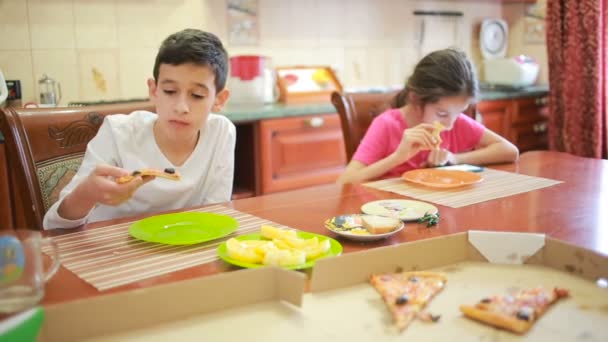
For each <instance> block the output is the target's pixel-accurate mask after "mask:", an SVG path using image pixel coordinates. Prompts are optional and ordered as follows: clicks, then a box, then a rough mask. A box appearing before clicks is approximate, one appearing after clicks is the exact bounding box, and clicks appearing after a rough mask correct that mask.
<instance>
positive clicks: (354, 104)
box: [331, 91, 476, 161]
mask: <svg viewBox="0 0 608 342" xmlns="http://www.w3.org/2000/svg"><path fill="white" fill-rule="evenodd" d="M397 93H398V91H393V92H387V93H340V92H337V91H335V92H333V93H332V94H331V102H332V103H333V105H334V107H336V110H337V111H338V114H339V115H340V123H341V125H342V134H343V135H344V147H345V148H346V158H347V160H349V161H350V160H351V158H352V156H353V154H354V153H355V151H356V150H357V147H358V146H359V143H360V142H361V140H362V139H363V137H364V136H365V132H367V129H368V128H369V125H371V123H372V121H373V120H374V118H375V117H376V116H378V115H379V114H382V113H383V112H384V111H386V110H387V109H389V108H391V107H392V105H393V100H394V98H395V96H396V95H397ZM475 112H476V106H475V105H474V104H471V105H470V106H469V108H467V110H466V111H465V114H467V115H468V116H470V117H472V118H473V119H474V118H475Z"/></svg>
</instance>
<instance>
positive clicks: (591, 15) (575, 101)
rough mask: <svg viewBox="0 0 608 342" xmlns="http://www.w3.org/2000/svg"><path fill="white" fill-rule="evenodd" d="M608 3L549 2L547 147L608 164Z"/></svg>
mask: <svg viewBox="0 0 608 342" xmlns="http://www.w3.org/2000/svg"><path fill="white" fill-rule="evenodd" d="M607 18H608V0H549V1H547V24H546V26H547V52H548V54H547V55H548V57H549V88H550V90H549V109H550V118H549V146H550V148H551V149H552V150H557V151H565V152H569V153H572V154H575V155H579V156H583V157H593V158H607V153H608V151H607V150H608V113H607V110H608V107H607V106H606V98H607V94H608V93H607V90H608V87H607V86H606V82H607V73H608V69H607V49H608V46H607V43H608V39H607V36H608V34H607V33H608V19H607Z"/></svg>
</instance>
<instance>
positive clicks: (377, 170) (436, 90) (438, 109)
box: [338, 49, 519, 184]
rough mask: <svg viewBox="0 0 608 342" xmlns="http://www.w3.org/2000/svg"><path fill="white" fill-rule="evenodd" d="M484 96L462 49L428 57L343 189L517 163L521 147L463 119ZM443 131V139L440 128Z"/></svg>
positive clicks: (367, 140) (380, 120) (375, 125)
mask: <svg viewBox="0 0 608 342" xmlns="http://www.w3.org/2000/svg"><path fill="white" fill-rule="evenodd" d="M478 91H479V87H478V84H477V78H476V75H475V71H474V69H473V65H472V63H471V61H470V60H469V59H468V58H467V56H466V55H465V54H464V53H463V52H461V51H459V50H456V49H445V50H439V51H435V52H432V53H430V54H429V55H427V56H425V57H424V58H423V59H422V60H420V62H418V64H417V65H416V67H415V69H414V73H413V74H412V76H410V78H409V79H408V80H407V83H406V85H405V87H404V88H403V90H402V91H401V92H400V93H399V94H397V96H396V97H395V103H394V106H393V107H394V108H393V109H389V110H387V111H386V112H384V113H382V114H380V115H379V116H378V117H376V118H375V119H374V121H373V122H372V124H371V125H370V127H369V129H368V130H367V133H366V134H365V137H364V138H363V140H362V141H361V143H360V144H359V147H358V148H357V151H356V152H355V154H354V155H353V158H352V160H351V161H350V163H349V164H348V166H347V167H346V170H345V171H344V173H343V174H342V175H341V176H340V177H339V179H338V182H339V183H342V184H343V183H360V182H364V181H368V180H372V179H375V178H384V177H398V176H400V175H401V174H402V173H403V172H405V171H409V170H412V169H417V168H423V167H429V166H430V167H434V166H441V165H446V164H491V163H501V162H514V161H515V160H517V158H518V155H519V152H518V150H517V147H515V146H514V145H513V144H511V143H510V142H509V141H507V140H506V139H504V138H503V137H501V136H499V135H498V134H496V133H494V132H492V131H490V130H489V129H487V128H485V127H484V126H483V125H481V124H480V123H478V122H477V121H475V120H473V119H471V118H470V117H468V116H466V115H465V114H462V112H463V111H464V110H465V109H466V108H467V107H468V106H469V104H470V103H472V102H473V101H474V100H475V98H476V96H477V93H478ZM441 126H443V131H441V133H439V134H433V133H438V132H437V127H441Z"/></svg>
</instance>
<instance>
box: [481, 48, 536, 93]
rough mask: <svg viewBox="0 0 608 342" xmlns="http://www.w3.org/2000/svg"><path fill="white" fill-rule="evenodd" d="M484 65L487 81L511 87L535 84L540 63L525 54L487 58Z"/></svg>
mask: <svg viewBox="0 0 608 342" xmlns="http://www.w3.org/2000/svg"><path fill="white" fill-rule="evenodd" d="M483 67H484V75H485V81H486V83H489V84H497V85H504V86H510V87H527V86H531V85H533V84H534V83H535V82H536V79H537V77H538V72H539V65H538V63H537V62H536V61H535V60H534V59H532V58H530V57H528V56H524V55H519V56H516V57H511V58H494V59H486V60H484V61H483Z"/></svg>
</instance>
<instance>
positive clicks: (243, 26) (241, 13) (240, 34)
mask: <svg viewBox="0 0 608 342" xmlns="http://www.w3.org/2000/svg"><path fill="white" fill-rule="evenodd" d="M226 4H227V6H228V8H227V13H228V44H230V45H233V46H236V45H258V43H259V31H260V29H259V27H260V26H259V21H258V0H227V1H226Z"/></svg>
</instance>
